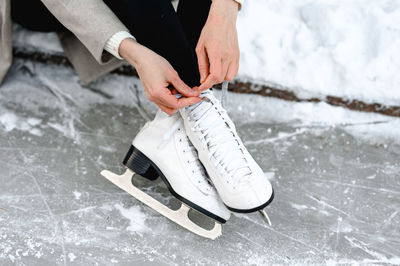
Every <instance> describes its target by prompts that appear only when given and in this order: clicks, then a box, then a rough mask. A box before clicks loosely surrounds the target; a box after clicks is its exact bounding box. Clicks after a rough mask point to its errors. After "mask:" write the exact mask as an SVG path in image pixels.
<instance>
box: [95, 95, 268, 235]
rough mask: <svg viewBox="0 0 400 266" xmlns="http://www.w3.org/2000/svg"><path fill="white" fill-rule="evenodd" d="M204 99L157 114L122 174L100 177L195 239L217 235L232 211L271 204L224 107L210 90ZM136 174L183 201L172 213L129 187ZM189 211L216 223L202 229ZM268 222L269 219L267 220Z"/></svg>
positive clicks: (263, 181) (262, 178)
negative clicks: (162, 185)
mask: <svg viewBox="0 0 400 266" xmlns="http://www.w3.org/2000/svg"><path fill="white" fill-rule="evenodd" d="M201 97H203V98H204V99H203V100H202V101H201V102H199V103H197V104H194V105H192V106H188V107H185V108H182V109H180V110H179V113H176V114H175V115H172V116H169V115H167V114H165V113H163V112H161V111H159V112H158V113H157V114H156V117H155V119H154V120H153V121H151V122H148V123H146V124H145V126H144V127H143V128H142V129H141V130H140V132H139V133H138V134H137V136H136V137H135V139H134V140H133V143H132V146H131V147H130V149H129V152H128V154H127V155H126V157H125V159H124V161H123V163H124V165H125V166H126V167H127V170H126V172H125V173H124V174H123V175H116V174H114V173H111V172H109V171H107V170H104V171H102V172H101V174H102V175H103V176H104V177H106V178H107V179H109V180H110V181H111V182H113V183H114V184H115V185H117V186H118V187H120V188H121V189H123V190H125V191H127V192H128V193H129V194H131V195H132V196H134V197H135V198H137V199H138V200H140V201H141V202H143V203H144V204H146V205H148V206H149V207H151V208H153V209H154V210H156V211H157V212H159V213H161V214H162V215H164V216H166V217H167V218H169V219H171V220H172V221H174V222H175V223H177V224H179V225H181V226H182V227H184V228H186V229H188V230H190V231H192V232H193V233H196V234H198V235H200V236H203V237H207V238H211V239H215V238H217V237H218V236H220V235H221V223H225V222H226V221H227V220H228V219H229V217H230V213H231V211H233V212H241V213H249V212H255V211H260V212H261V213H262V214H263V215H264V217H265V218H267V219H268V216H266V213H265V212H264V211H263V209H264V208H265V207H266V206H267V205H268V204H269V203H271V201H272V199H273V196H274V193H273V189H272V186H271V184H270V182H269V181H268V179H267V178H266V177H265V175H264V173H263V171H262V170H261V168H260V167H259V166H258V165H257V163H256V162H255V161H254V159H253V158H252V157H251V155H250V154H249V153H248V151H247V149H246V148H245V147H244V145H243V143H242V141H241V139H240V138H239V136H238V135H237V133H236V129H235V126H234V124H233V122H232V121H231V119H230V118H229V116H228V115H227V113H226V111H225V109H224V108H223V107H222V106H221V103H220V101H219V100H218V99H216V98H215V96H214V95H213V93H212V91H211V90H207V91H205V92H203V93H201ZM135 173H136V174H139V175H141V176H143V177H146V178H148V179H150V180H155V179H157V177H161V179H162V180H163V181H164V183H165V184H166V185H167V187H168V189H169V191H170V192H171V193H172V194H173V195H174V196H175V197H176V198H177V199H178V200H180V201H181V202H182V206H181V208H180V209H179V210H176V211H175V210H171V209H170V208H168V207H167V206H165V205H163V204H161V203H160V202H159V201H157V200H155V199H154V198H152V197H150V196H149V195H147V194H146V193H144V192H143V191H141V190H140V189H138V188H137V187H135V186H133V185H132V182H131V178H132V176H133V175H134V174H135ZM190 208H192V209H194V210H196V211H199V212H200V213H203V214H205V215H207V216H208V217H210V218H212V219H214V220H215V225H214V228H213V229H212V230H207V229H205V228H203V227H201V226H199V225H197V224H195V223H193V222H192V221H191V220H190V219H189V217H188V212H189V210H190ZM268 221H269V219H268Z"/></svg>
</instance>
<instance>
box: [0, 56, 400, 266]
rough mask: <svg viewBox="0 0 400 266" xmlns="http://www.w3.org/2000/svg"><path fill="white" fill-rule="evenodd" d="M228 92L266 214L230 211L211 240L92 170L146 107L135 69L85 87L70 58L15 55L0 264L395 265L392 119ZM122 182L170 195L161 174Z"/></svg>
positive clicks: (108, 159) (6, 104) (7, 107)
mask: <svg viewBox="0 0 400 266" xmlns="http://www.w3.org/2000/svg"><path fill="white" fill-rule="evenodd" d="M228 104H229V112H230V114H231V115H232V117H233V120H234V121H235V122H236V124H237V128H238V133H239V134H240V135H241V136H242V138H243V140H244V142H245V145H246V146H247V147H248V149H249V151H250V153H252V154H253V155H254V157H255V159H256V160H257V161H258V162H259V164H260V165H261V167H262V168H263V169H264V171H265V173H266V174H267V175H268V176H269V177H270V178H271V181H272V183H273V186H274V189H275V200H274V202H273V203H272V204H271V205H270V207H268V208H267V209H266V210H267V212H268V214H269V216H270V217H271V220H272V223H273V225H272V227H269V226H268V225H267V224H266V223H265V222H264V221H263V220H262V218H261V216H260V215H258V214H250V215H243V214H240V215H239V214H234V215H232V217H231V219H230V220H229V221H228V222H227V223H226V224H225V225H224V226H223V235H222V237H220V238H218V239H217V240H215V241H212V240H206V239H202V238H200V237H198V236H196V235H193V234H191V233H190V232H188V231H186V230H184V229H181V228H180V227H179V226H177V225H175V224H174V223H172V222H170V221H169V220H167V219H166V218H164V217H162V216H161V215H159V214H158V213H156V212H154V211H152V210H151V209H149V208H147V207H146V206H144V205H143V204H141V203H139V202H138V201H137V200H135V199H134V198H132V197H131V196H129V195H128V194H127V193H125V192H123V191H121V190H120V189H118V188H117V187H116V186H114V185H113V184H111V183H110V182H109V181H107V180H106V179H105V178H103V177H102V176H100V174H99V173H100V171H101V170H102V169H109V170H113V171H115V172H119V173H122V171H123V168H122V165H121V163H120V162H121V161H122V159H123V157H124V155H125V153H126V151H127V150H128V148H129V146H130V143H131V141H132V138H133V137H134V136H135V135H136V133H137V132H138V131H139V129H140V128H141V127H142V126H143V125H144V123H145V122H146V119H148V118H151V117H152V116H153V115H154V112H155V106H154V105H153V104H149V103H148V102H147V101H146V99H145V97H144V94H143V93H142V89H141V87H140V83H139V81H138V80H137V79H136V78H127V77H121V76H116V75H109V76H107V77H106V78H104V79H102V80H101V81H99V82H97V83H95V84H92V85H90V86H87V87H84V86H81V85H80V84H79V82H78V78H77V77H76V75H75V74H73V71H72V70H71V69H69V68H64V67H54V66H44V65H41V64H38V63H32V62H25V61H21V60H16V62H15V63H14V66H13V69H12V71H11V72H10V73H9V75H8V78H7V79H6V82H5V84H4V85H3V86H2V87H0V150H1V152H0V167H1V169H2V171H1V174H0V183H1V185H0V264H1V265H41V266H44V265H55V264H57V265H85V266H86V265H112V264H115V265H194V264H196V265H271V264H299V265H325V264H328V265H335V264H352V263H353V264H365V265H368V264H379V265H382V264H400V119H397V118H392V117H385V116H381V115H376V114H367V113H357V112H353V111H347V110H344V109H342V108H338V107H330V106H327V105H326V104H323V103H321V104H311V103H304V104H303V103H293V102H284V101H281V100H276V99H268V98H262V97H261V96H254V95H238V94H230V95H229V99H228ZM135 182H136V183H137V184H138V186H140V187H141V188H142V189H143V190H145V191H146V192H147V193H149V194H150V195H152V196H154V197H156V198H158V199H160V200H162V201H163V202H164V203H166V204H170V205H172V206H175V205H176V202H175V201H174V199H173V197H172V196H171V195H170V194H169V193H168V191H167V189H166V188H165V187H164V185H163V183H162V182H161V180H160V179H158V180H157V181H156V182H154V183H152V182H150V181H145V180H144V179H138V180H136V181H135ZM194 219H197V220H199V221H200V222H204V223H206V222H207V221H203V220H204V219H203V218H202V217H199V216H196V217H194Z"/></svg>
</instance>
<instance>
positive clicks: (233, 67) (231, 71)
mask: <svg viewBox="0 0 400 266" xmlns="http://www.w3.org/2000/svg"><path fill="white" fill-rule="evenodd" d="M237 69H238V67H237V64H236V62H231V63H230V65H229V67H228V71H227V73H226V76H225V80H227V81H232V80H233V79H234V78H235V76H236V74H237Z"/></svg>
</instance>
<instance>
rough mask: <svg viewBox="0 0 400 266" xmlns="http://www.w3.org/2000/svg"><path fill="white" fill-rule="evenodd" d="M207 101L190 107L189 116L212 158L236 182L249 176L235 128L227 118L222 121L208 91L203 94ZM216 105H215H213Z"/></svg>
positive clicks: (217, 107)
mask: <svg viewBox="0 0 400 266" xmlns="http://www.w3.org/2000/svg"><path fill="white" fill-rule="evenodd" d="M204 95H205V96H206V98H207V99H205V100H203V101H201V102H199V103H197V104H195V105H192V106H190V107H189V108H190V109H189V110H190V112H191V114H190V116H192V117H193V119H195V120H196V121H198V123H199V124H198V125H199V128H200V131H201V133H202V134H204V136H205V137H206V139H207V140H206V141H207V142H208V147H209V150H210V153H211V154H212V156H213V157H214V158H215V159H216V161H217V162H218V163H219V164H220V167H224V169H225V171H227V172H228V173H229V174H230V175H232V177H234V178H235V179H236V180H237V181H241V180H243V178H242V177H244V176H247V175H250V174H251V169H250V168H249V166H248V163H247V160H246V159H245V155H244V154H243V151H242V149H241V148H240V144H239V141H238V140H237V139H236V136H235V134H234V133H233V131H235V128H234V127H232V126H231V125H232V123H231V122H230V119H229V117H226V120H225V119H223V117H222V116H223V113H225V112H224V111H222V110H220V111H218V110H219V109H220V107H219V106H217V105H218V101H217V99H216V98H215V97H214V96H213V94H212V93H211V92H210V91H206V92H205V93H204ZM215 104H217V105H215Z"/></svg>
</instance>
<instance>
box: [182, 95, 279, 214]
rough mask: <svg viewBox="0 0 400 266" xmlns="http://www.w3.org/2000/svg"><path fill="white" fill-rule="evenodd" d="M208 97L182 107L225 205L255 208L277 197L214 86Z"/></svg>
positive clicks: (191, 136) (187, 126) (192, 138)
mask: <svg viewBox="0 0 400 266" xmlns="http://www.w3.org/2000/svg"><path fill="white" fill-rule="evenodd" d="M200 97H204V100H202V101H201V102H199V103H197V104H194V105H192V106H188V107H184V108H182V109H180V114H181V116H182V118H183V121H184V125H185V131H186V134H187V135H188V137H189V139H190V141H191V142H192V143H193V145H194V147H195V148H196V149H197V151H198V154H199V159H200V161H201V162H202V163H203V165H204V167H205V168H206V170H207V173H208V175H209V176H210V178H211V181H212V183H213V184H214V186H215V188H216V189H217V191H218V194H219V195H220V197H221V199H222V200H223V202H224V203H225V205H226V206H227V207H228V209H230V210H231V211H234V212H242V213H247V212H254V211H259V210H262V209H263V208H265V207H266V206H267V205H268V204H269V203H271V201H272V199H273V195H274V193H273V189H272V186H271V183H270V182H269V180H268V179H267V177H266V176H265V175H264V172H263V171H262V169H261V168H260V167H259V166H258V164H257V163H256V162H255V160H254V159H253V157H252V156H251V155H250V154H249V152H248V151H247V149H246V147H245V146H244V145H243V143H242V141H241V139H240V138H239V136H238V134H237V132H236V128H235V125H234V124H233V122H232V121H231V119H230V118H229V116H228V114H227V113H226V110H225V109H224V108H223V107H222V106H221V103H220V101H219V100H218V99H216V98H215V96H214V95H213V93H212V91H211V90H207V91H204V92H202V93H201V95H200Z"/></svg>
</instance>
